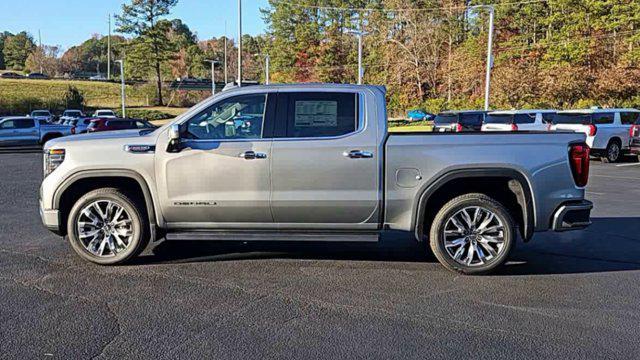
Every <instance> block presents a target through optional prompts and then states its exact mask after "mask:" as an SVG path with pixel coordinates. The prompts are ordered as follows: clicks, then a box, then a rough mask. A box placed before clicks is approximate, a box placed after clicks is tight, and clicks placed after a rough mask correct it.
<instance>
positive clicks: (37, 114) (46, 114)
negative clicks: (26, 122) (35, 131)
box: [29, 110, 53, 122]
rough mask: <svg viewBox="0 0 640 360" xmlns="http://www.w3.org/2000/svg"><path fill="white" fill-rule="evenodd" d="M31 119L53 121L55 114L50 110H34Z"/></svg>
mask: <svg viewBox="0 0 640 360" xmlns="http://www.w3.org/2000/svg"><path fill="white" fill-rule="evenodd" d="M29 117H32V118H34V119H36V120H44V121H46V122H52V121H53V114H51V112H50V111H49V110H33V111H32V112H31V114H30V115H29Z"/></svg>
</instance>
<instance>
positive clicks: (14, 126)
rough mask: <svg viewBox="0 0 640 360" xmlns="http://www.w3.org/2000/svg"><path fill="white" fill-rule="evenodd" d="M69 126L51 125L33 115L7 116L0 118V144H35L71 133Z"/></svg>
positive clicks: (73, 130) (41, 143) (3, 145)
mask: <svg viewBox="0 0 640 360" xmlns="http://www.w3.org/2000/svg"><path fill="white" fill-rule="evenodd" d="M74 133H75V129H74V128H73V127H71V126H65V125H53V124H49V123H48V122H46V121H44V120H37V119H35V118H33V117H7V118H4V119H2V120H0V146H2V147H6V146H35V145H44V144H45V143H46V142H47V141H49V140H51V139H55V138H59V137H62V136H67V135H72V134H74Z"/></svg>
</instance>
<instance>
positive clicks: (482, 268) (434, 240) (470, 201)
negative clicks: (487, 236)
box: [429, 193, 517, 275]
mask: <svg viewBox="0 0 640 360" xmlns="http://www.w3.org/2000/svg"><path fill="white" fill-rule="evenodd" d="M469 207H477V208H481V209H483V210H488V211H490V212H492V213H493V214H494V215H495V217H497V219H498V220H499V221H500V222H501V223H502V228H503V230H502V235H503V238H504V241H503V246H502V247H501V248H499V250H498V251H496V255H495V256H492V258H491V259H489V260H488V261H486V262H485V263H483V264H480V265H465V264H461V263H460V262H459V261H456V260H455V259H454V258H453V256H451V255H450V254H449V253H448V252H447V250H446V246H445V234H444V233H445V227H446V226H447V222H448V221H449V219H450V218H451V217H454V216H455V214H458V213H459V212H460V211H461V210H463V209H466V208H469ZM485 214H486V213H485ZM515 227H516V225H515V222H514V221H513V218H512V217H511V215H510V214H509V211H508V210H507V209H506V208H505V207H504V206H503V205H502V204H500V203H499V202H497V201H495V200H494V199H492V198H490V197H489V196H487V195H484V194H479V193H471V194H465V195H461V196H458V197H456V198H454V199H452V200H451V201H449V202H448V203H446V204H445V205H444V206H443V207H442V208H441V209H440V211H438V214H437V215H436V216H435V218H434V219H433V222H432V225H431V231H430V234H429V239H430V241H429V242H430V246H431V251H432V252H433V254H434V255H435V257H436V258H437V259H438V261H439V262H440V263H441V264H442V265H443V266H444V267H445V268H447V269H449V270H452V271H455V272H459V273H463V274H468V275H480V274H488V273H490V272H492V271H494V270H495V269H496V268H498V267H500V266H501V265H503V264H504V263H505V262H506V261H507V259H508V257H509V254H510V253H511V250H512V249H513V247H514V246H515V243H516V238H517V235H516V231H515ZM465 235H466V233H465ZM465 235H461V237H464V238H465V239H467V238H468V237H467V236H465ZM456 236H457V235H456ZM471 236H472V235H471V234H469V237H471ZM477 239H478V238H476V239H474V244H476V240H477ZM477 242H480V240H477ZM465 246H467V245H463V246H462V247H465ZM470 246H471V245H469V247H470ZM469 247H466V249H469ZM492 249H493V248H492ZM484 251H487V250H486V249H485V250H484ZM465 252H467V250H465V251H463V253H465ZM478 254H479V253H478V252H475V253H474V254H473V255H472V256H471V258H472V259H473V256H476V257H478V258H479V255H478Z"/></svg>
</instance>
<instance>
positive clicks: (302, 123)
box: [295, 101, 338, 127]
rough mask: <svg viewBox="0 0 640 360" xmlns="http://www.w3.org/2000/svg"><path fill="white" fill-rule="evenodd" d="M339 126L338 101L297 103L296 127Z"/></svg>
mask: <svg viewBox="0 0 640 360" xmlns="http://www.w3.org/2000/svg"><path fill="white" fill-rule="evenodd" d="M337 126H338V102H337V101H296V112H295V127H337Z"/></svg>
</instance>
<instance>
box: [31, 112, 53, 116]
mask: <svg viewBox="0 0 640 360" xmlns="http://www.w3.org/2000/svg"><path fill="white" fill-rule="evenodd" d="M31 115H32V116H49V112H48V111H34V112H32V113H31Z"/></svg>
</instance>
